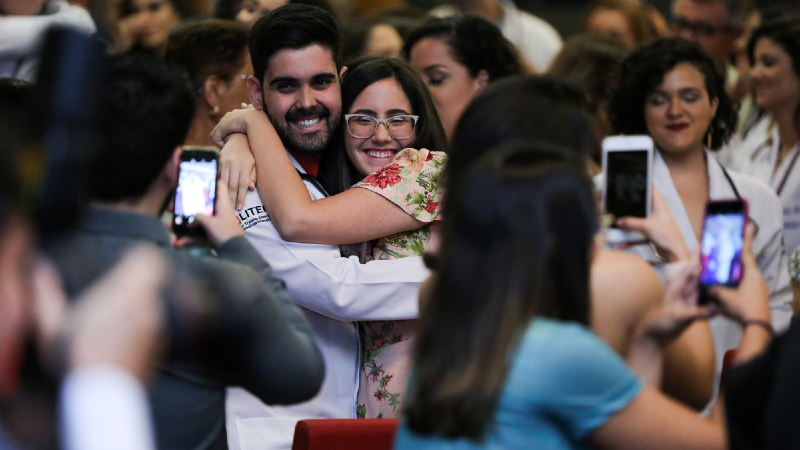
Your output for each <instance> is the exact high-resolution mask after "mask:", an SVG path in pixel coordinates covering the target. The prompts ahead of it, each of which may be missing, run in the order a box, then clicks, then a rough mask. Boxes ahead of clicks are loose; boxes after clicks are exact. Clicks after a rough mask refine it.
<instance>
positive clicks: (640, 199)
mask: <svg viewBox="0 0 800 450" xmlns="http://www.w3.org/2000/svg"><path fill="white" fill-rule="evenodd" d="M647 166H648V151H647V150H646V149H642V150H625V151H610V152H608V153H607V154H606V177H607V179H606V195H605V208H606V211H607V212H609V213H612V214H614V217H626V216H633V217H646V216H647Z"/></svg>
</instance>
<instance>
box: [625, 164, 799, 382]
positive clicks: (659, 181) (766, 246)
mask: <svg viewBox="0 0 800 450" xmlns="http://www.w3.org/2000/svg"><path fill="white" fill-rule="evenodd" d="M706 154H707V161H708V180H709V193H708V195H709V198H710V199H711V200H726V199H733V198H736V194H735V193H734V190H733V189H732V187H731V185H730V183H729V182H728V180H727V179H726V177H725V174H724V173H723V169H722V165H721V164H720V163H719V162H718V161H717V160H716V159H714V158H713V157H709V156H708V152H706ZM728 174H729V175H730V177H731V179H732V180H733V183H734V184H735V186H736V189H737V190H738V191H739V195H741V196H742V197H743V198H745V199H746V200H747V202H748V206H749V214H750V219H751V220H752V221H754V222H755V223H756V224H757V226H758V232H757V234H756V236H755V240H754V242H753V252H754V253H755V257H756V263H757V264H758V268H759V270H761V274H762V275H763V277H764V281H766V282H767V284H768V285H769V293H770V311H771V312H772V325H773V327H774V328H775V330H776V331H778V332H780V331H783V330H786V329H787V328H788V327H789V322H790V320H791V318H792V307H791V302H792V291H791V287H790V285H789V273H788V271H787V269H786V255H785V253H784V251H783V222H782V217H783V216H782V214H781V206H780V201H779V200H778V198H777V196H776V195H775V193H774V192H772V190H771V189H770V188H769V187H767V186H766V185H765V184H763V183H762V182H760V181H758V180H756V179H754V178H752V177H750V176H747V175H743V174H741V173H738V172H734V171H731V170H728ZM653 184H654V185H655V186H656V188H658V190H659V192H660V193H661V195H662V197H664V200H665V201H666V203H667V205H668V206H669V210H670V212H671V213H672V217H673V218H674V219H675V223H677V225H678V228H679V229H680V231H681V234H682V235H683V240H684V243H685V244H686V246H687V247H688V249H689V251H694V250H695V248H697V246H698V241H697V237H696V236H695V234H694V230H693V229H692V224H691V222H690V221H689V216H688V215H687V214H686V209H685V208H684V207H683V202H682V201H681V198H680V196H679V195H678V191H677V189H676V188H675V184H673V182H672V177H671V176H670V173H669V168H668V167H667V164H666V163H665V162H664V159H663V158H662V157H661V154H660V153H659V152H658V151H656V152H655V158H654V164H653ZM635 249H636V253H638V254H640V255H641V256H643V257H644V258H645V259H647V260H649V261H651V262H655V261H658V258H657V257H656V255H655V254H654V253H653V251H652V249H651V248H650V247H649V246H637V247H635ZM709 325H710V326H711V333H712V335H713V336H714V350H715V352H714V353H715V355H716V381H715V392H718V390H719V389H718V386H719V378H720V373H721V371H722V359H723V356H724V355H725V352H726V351H728V350H729V349H732V348H736V347H738V345H739V341H741V339H742V327H741V326H740V325H739V324H738V323H736V322H734V321H732V320H730V319H728V318H725V317H722V316H717V317H714V318H713V319H711V320H710V321H709Z"/></svg>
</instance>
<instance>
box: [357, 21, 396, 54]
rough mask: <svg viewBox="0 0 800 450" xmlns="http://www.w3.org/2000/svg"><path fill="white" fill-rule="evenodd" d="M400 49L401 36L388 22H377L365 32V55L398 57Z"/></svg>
mask: <svg viewBox="0 0 800 450" xmlns="http://www.w3.org/2000/svg"><path fill="white" fill-rule="evenodd" d="M402 49H403V38H402V37H400V33H398V32H397V29H396V28H395V27H393V26H391V25H389V24H388V23H379V24H377V25H375V26H374V27H372V29H371V30H369V33H368V34H367V42H366V43H364V53H365V54H367V55H379V56H387V57H398V56H400V51H401V50H402Z"/></svg>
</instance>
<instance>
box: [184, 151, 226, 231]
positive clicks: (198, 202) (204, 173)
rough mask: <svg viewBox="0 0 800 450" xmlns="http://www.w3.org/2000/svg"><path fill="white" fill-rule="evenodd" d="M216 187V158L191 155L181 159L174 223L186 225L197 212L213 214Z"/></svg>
mask: <svg viewBox="0 0 800 450" xmlns="http://www.w3.org/2000/svg"><path fill="white" fill-rule="evenodd" d="M216 188H217V160H216V159H210V160H205V159H202V158H201V157H191V158H187V159H186V160H182V161H181V167H180V172H179V176H178V190H177V191H176V192H175V219H174V223H175V225H176V226H179V227H180V226H186V225H188V224H190V223H192V222H193V221H194V216H195V215H197V214H206V215H209V216H211V215H214V201H215V197H216V190H217V189H216Z"/></svg>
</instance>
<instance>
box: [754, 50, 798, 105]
mask: <svg viewBox="0 0 800 450" xmlns="http://www.w3.org/2000/svg"><path fill="white" fill-rule="evenodd" d="M753 56H754V57H755V63H754V64H753V68H752V76H753V90H754V92H755V95H756V104H757V105H758V106H759V107H760V108H763V109H764V110H766V111H768V112H771V113H773V114H775V113H781V112H786V113H788V114H790V115H791V114H794V111H795V110H796V109H797V105H798V104H800V78H798V76H797V74H796V73H795V72H794V68H793V67H792V57H791V56H790V55H789V53H787V52H786V50H784V48H783V47H782V46H781V45H780V44H778V43H777V42H775V41H773V40H772V39H770V38H768V37H762V38H760V39H759V40H758V41H757V42H756V45H755V48H754V51H753Z"/></svg>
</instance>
